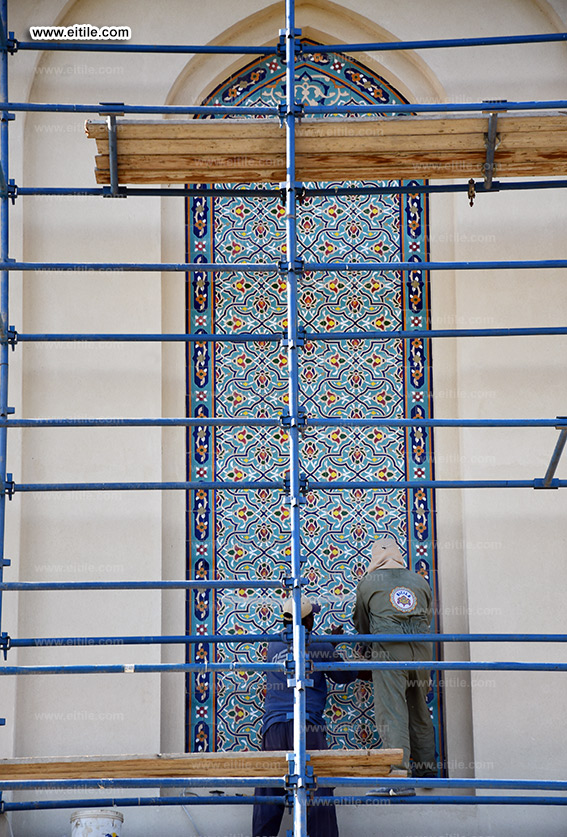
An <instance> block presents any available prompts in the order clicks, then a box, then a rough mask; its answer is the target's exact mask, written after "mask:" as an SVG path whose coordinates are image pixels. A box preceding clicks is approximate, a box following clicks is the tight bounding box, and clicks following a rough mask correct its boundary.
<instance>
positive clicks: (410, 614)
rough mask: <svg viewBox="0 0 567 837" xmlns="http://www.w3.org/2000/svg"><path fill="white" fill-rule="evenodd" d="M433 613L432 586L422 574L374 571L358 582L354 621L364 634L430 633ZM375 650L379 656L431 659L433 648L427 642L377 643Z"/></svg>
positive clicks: (392, 570)
mask: <svg viewBox="0 0 567 837" xmlns="http://www.w3.org/2000/svg"><path fill="white" fill-rule="evenodd" d="M432 615H433V596H432V593H431V588H430V586H429V584H428V583H427V581H426V580H425V579H424V578H423V576H421V575H419V574H418V573H415V572H412V571H411V570H406V569H403V568H402V567H400V568H399V569H382V570H374V572H372V573H369V574H368V575H365V576H364V578H362V579H361V580H360V581H359V583H358V587H357V589H356V605H355V608H354V614H353V620H354V624H355V627H356V630H357V631H358V632H359V633H361V634H383V633H388V634H425V633H429V631H430V630H431V619H432ZM372 652H373V653H372V656H373V657H374V658H379V659H392V660H427V659H431V652H432V648H431V644H430V643H427V642H420V643H418V642H388V643H383V644H382V643H379V642H375V643H372Z"/></svg>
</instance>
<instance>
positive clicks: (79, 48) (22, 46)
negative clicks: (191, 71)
mask: <svg viewBox="0 0 567 837" xmlns="http://www.w3.org/2000/svg"><path fill="white" fill-rule="evenodd" d="M47 28H49V27H47ZM55 28H57V27H55ZM524 37H528V38H541V37H542V36H541V35H527V36H524ZM556 40H557V39H556ZM527 43H530V41H527ZM535 43H537V41H535ZM15 48H16V52H20V51H21V50H41V51H42V52H43V51H47V52H138V53H139V52H146V53H148V54H149V55H151V54H159V55H162V54H164V53H174V54H182V55H186V54H192V53H195V54H202V53H206V54H212V55H227V54H228V55H276V53H277V52H278V46H277V45H275V46H244V45H242V46H225V45H221V44H217V45H216V46H215V45H213V44H187V45H185V44H123V43H112V44H108V43H105V44H93V43H77V41H72V42H62V41H16V42H15Z"/></svg>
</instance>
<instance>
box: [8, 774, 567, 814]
mask: <svg viewBox="0 0 567 837" xmlns="http://www.w3.org/2000/svg"><path fill="white" fill-rule="evenodd" d="M379 782H380V784H382V777H380V779H379ZM261 784H262V781H261V780H258V785H261ZM374 784H375V785H376V779H375V780H374ZM398 784H399V783H398ZM257 803H261V804H262V805H270V804H273V805H281V804H282V797H281V796H254V795H252V794H250V795H245V796H218V795H214V796H154V797H145V796H141V797H135V798H133V799H128V798H126V799H121V798H120V797H108V798H106V797H93V798H92V799H61V800H53V801H51V800H49V801H48V800H46V801H33V802H2V803H0V813H10V812H17V811H37V810H50V809H57V808H112V807H114V806H116V807H118V808H132V807H140V806H142V807H145V806H153V805H156V806H157V805H181V806H186V805H255V804H257ZM309 804H310V805H384V804H387V805H392V804H395V805H400V804H403V805H441V804H443V805H567V796H564V797H562V796H430V795H428V796H410V797H407V796H392V797H387V798H386V799H384V798H383V797H379V796H377V797H372V796H315V797H314V798H313V800H312V801H311V802H310V803H309Z"/></svg>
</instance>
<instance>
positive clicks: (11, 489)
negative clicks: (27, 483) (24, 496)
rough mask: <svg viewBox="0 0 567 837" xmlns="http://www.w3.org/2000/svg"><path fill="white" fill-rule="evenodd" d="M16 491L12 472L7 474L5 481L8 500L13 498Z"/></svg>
mask: <svg viewBox="0 0 567 837" xmlns="http://www.w3.org/2000/svg"><path fill="white" fill-rule="evenodd" d="M15 493H16V483H15V482H14V480H13V479H12V474H6V480H5V482H4V494H6V496H7V497H8V500H11V499H12V497H13V496H14V494H15Z"/></svg>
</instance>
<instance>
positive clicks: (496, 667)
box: [313, 659, 567, 672]
mask: <svg viewBox="0 0 567 837" xmlns="http://www.w3.org/2000/svg"><path fill="white" fill-rule="evenodd" d="M361 669H364V670H366V671H374V670H375V669H379V670H380V671H382V670H384V671H405V670H407V669H412V670H413V669H415V670H417V669H421V670H422V671H567V663H539V662H531V663H524V662H521V663H520V662H516V661H512V662H510V661H505V660H490V661H485V662H480V661H479V662H471V661H470V660H468V661H463V660H451V661H447V660H443V661H441V662H439V661H436V660H433V661H428V660H419V661H418V660H395V661H393V660H386V661H384V660H364V659H363V660H359V661H356V662H350V661H348V660H343V661H342V662H340V663H327V662H324V663H313V670H314V671H331V672H332V671H360V670H361Z"/></svg>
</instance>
